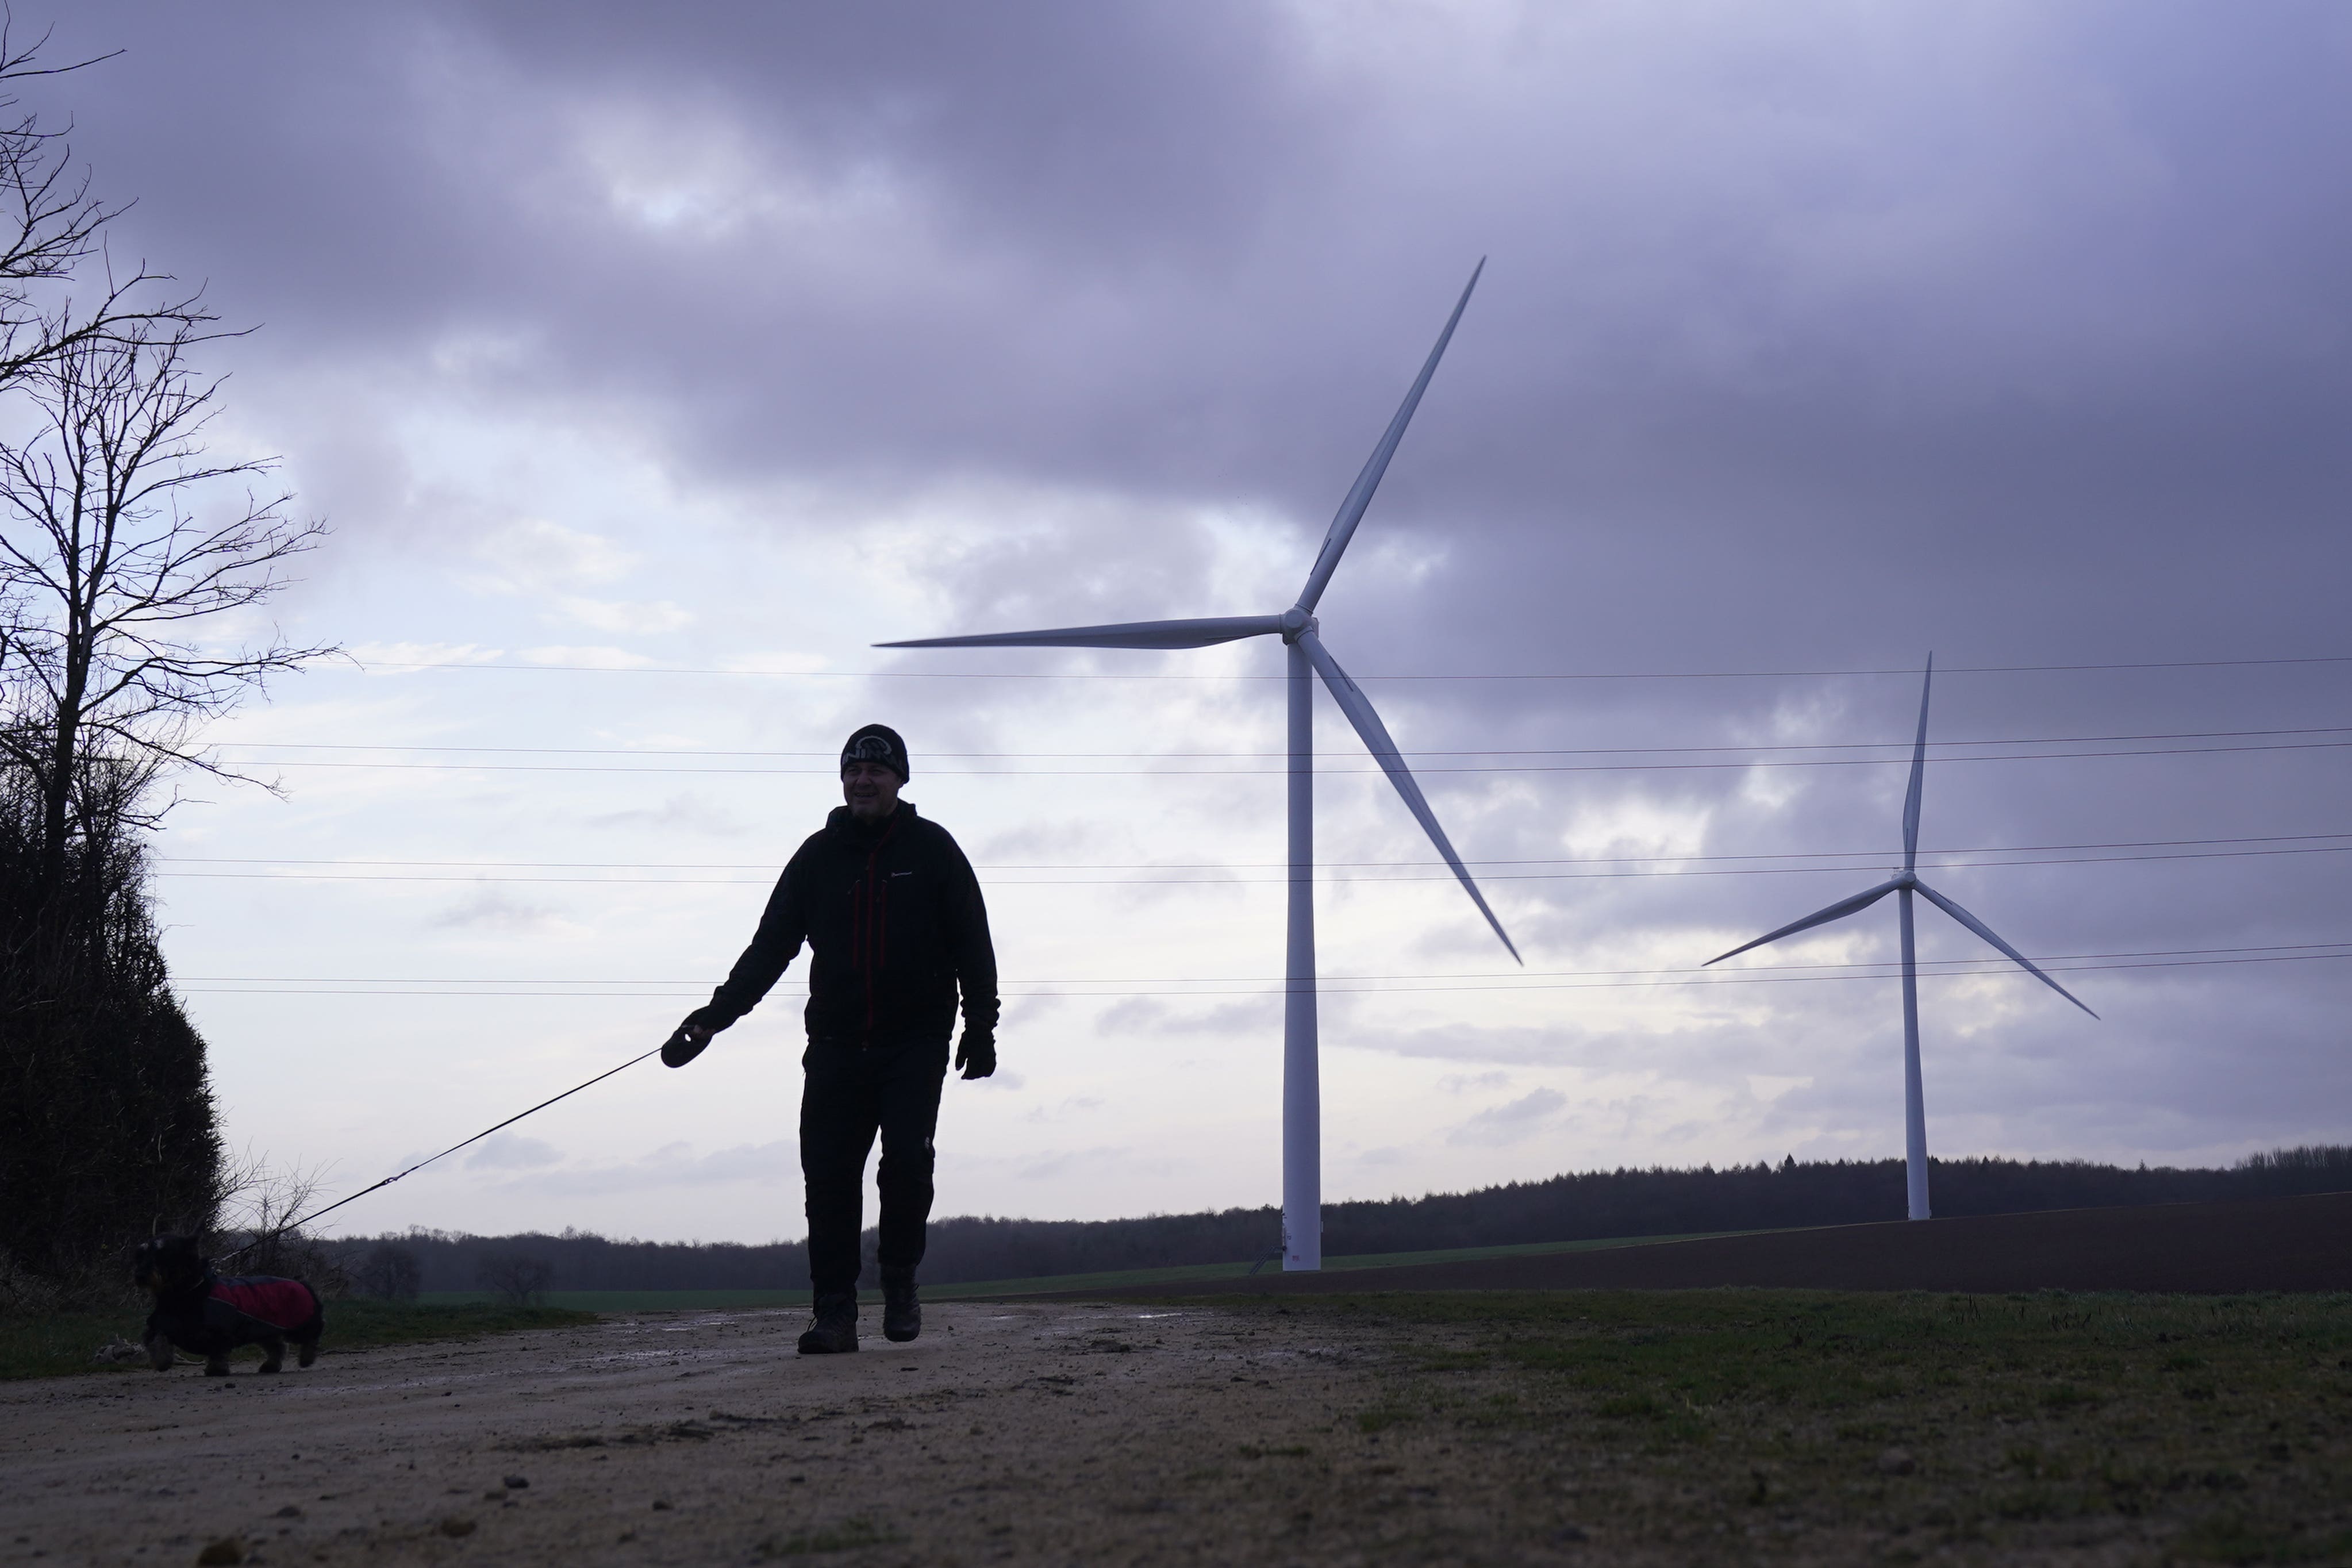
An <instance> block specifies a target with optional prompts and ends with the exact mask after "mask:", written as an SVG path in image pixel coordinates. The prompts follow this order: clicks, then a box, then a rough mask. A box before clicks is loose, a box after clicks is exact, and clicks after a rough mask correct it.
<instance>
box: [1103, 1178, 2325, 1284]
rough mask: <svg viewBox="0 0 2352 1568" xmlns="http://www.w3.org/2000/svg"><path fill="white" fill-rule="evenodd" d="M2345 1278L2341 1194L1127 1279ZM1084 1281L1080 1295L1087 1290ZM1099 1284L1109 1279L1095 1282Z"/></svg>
mask: <svg viewBox="0 0 2352 1568" xmlns="http://www.w3.org/2000/svg"><path fill="white" fill-rule="evenodd" d="M1723 1286H1761V1287H1766V1288H1772V1289H1815V1290H1967V1291H2008V1290H2158V1291H2184V1292H2191V1293H2196V1294H2210V1295H2230V1294H2235V1293H2238V1292H2241V1291H2250V1290H2352V1193H2330V1194H2325V1195H2323V1196H2319V1197H2302V1198H2264V1199H2260V1200H2257V1201H2254V1202H2252V1203H2228V1204H2163V1205H2150V1206H2147V1207H2140V1208H2104V1209H2062V1210H2059V1211H2057V1212H2054V1213H2049V1214H2015V1215H1982V1216H1978V1217H1971V1218H1967V1219H1937V1220H1928V1221H1926V1222H1924V1223H1921V1224H1916V1225H1915V1224H1912V1223H1910V1222H1908V1221H1904V1220H1896V1221H1894V1222H1892V1223H1890V1224H1886V1225H1847V1226H1829V1227H1826V1228H1823V1229H1820V1230H1796V1231H1779V1232H1773V1233H1770V1234H1766V1235H1759V1236H1727V1237H1715V1238H1713V1239H1711V1240H1707V1241H1677V1242H1664V1243H1660V1244H1658V1245H1655V1246H1649V1247H1614V1248H1610V1249H1608V1250H1604V1251H1599V1252H1555V1253H1543V1254H1538V1255H1536V1256H1533V1257H1518V1258H1480V1259H1477V1260H1475V1261H1472V1262H1466V1263H1429V1264H1422V1265H1419V1266H1416V1267H1413V1268H1349V1269H1342V1270H1336V1271H1333V1272H1329V1273H1322V1274H1288V1275H1284V1274H1261V1275H1259V1276H1257V1277H1256V1278H1255V1279H1250V1280H1247V1281H1246V1282H1244V1281H1239V1280H1234V1279H1206V1280H1198V1281H1190V1282H1187V1283H1184V1284H1181V1285H1157V1286H1151V1287H1149V1288H1139V1289H1136V1290H1134V1291H1132V1292H1127V1293H1128V1294H1133V1295H1137V1296H1149V1297H1151V1298H1154V1299H1159V1298H1165V1297H1170V1296H1223V1295H1232V1294H1234V1293H1236V1292H1244V1293H1255V1292H1260V1291H1265V1292H1271V1293H1275V1294H1282V1293H1286V1292H1305V1293H1333V1292H1339V1293H1346V1294H1353V1293H1356V1292H1360V1291H1365V1290H1680V1289H1714V1288H1718V1287H1723ZM1105 1294H1106V1292H1104V1291H1100V1290H1097V1291H1094V1292H1092V1293H1091V1295H1090V1297H1089V1299H1090V1300H1102V1299H1103V1297H1104V1296H1105ZM1108 1294H1119V1292H1109V1293H1108Z"/></svg>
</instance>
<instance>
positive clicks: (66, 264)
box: [0, 10, 184, 386]
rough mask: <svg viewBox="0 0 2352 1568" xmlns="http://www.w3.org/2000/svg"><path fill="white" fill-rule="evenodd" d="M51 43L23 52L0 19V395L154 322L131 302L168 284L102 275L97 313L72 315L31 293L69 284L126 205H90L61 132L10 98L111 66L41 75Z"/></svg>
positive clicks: (11, 21)
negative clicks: (58, 357)
mask: <svg viewBox="0 0 2352 1568" xmlns="http://www.w3.org/2000/svg"><path fill="white" fill-rule="evenodd" d="M48 40H49V35H48V34H47V33H46V32H45V33H43V34H42V35H41V36H40V37H37V38H35V39H34V40H33V41H32V42H31V43H29V44H26V43H21V42H20V41H19V38H18V36H17V33H16V26H15V17H14V16H11V15H9V14H8V13H6V12H5V10H0V386H5V385H6V384H8V383H10V382H12V381H14V380H15V379H16V377H17V376H19V375H20V374H23V373H24V372H25V371H26V370H28V369H29V368H31V367H32V366H34V365H37V364H39V363H42V362H44V361H46V360H47V359H49V358H50V357H51V356H52V355H54V354H55V353H57V352H58V350H59V349H61V348H63V347H65V346H67V345H68V344H71V343H76V342H83V341H85V340H87V339H89V338H93V337H107V336H110V335H112V334H113V333H114V332H115V331H118V330H119V329H120V328H121V326H123V325H124V324H125V323H126V322H130V321H138V320H141V319H143V318H145V317H147V316H150V315H152V313H154V312H155V310H158V309H159V307H158V306H156V305H155V304H153V303H152V302H150V303H148V304H145V305H143V306H142V304H140V303H137V302H136V301H138V300H142V299H143V298H146V297H147V292H146V291H147V289H148V288H149V286H150V285H152V284H154V283H157V282H163V281H168V279H158V278H156V277H154V276H152V275H151V274H149V273H148V272H147V271H146V270H145V269H144V268H140V269H138V270H137V271H136V272H134V273H133V275H132V276H131V277H129V278H127V279H117V278H116V277H114V276H113V275H112V274H111V273H110V272H109V273H108V274H107V275H106V277H105V280H104V286H103V287H102V288H101V289H100V290H99V294H98V299H97V302H96V304H95V305H89V304H85V305H83V306H82V307H80V308H79V309H77V307H76V306H75V304H74V303H73V302H72V301H71V300H68V299H60V298H48V297H47V296H45V295H44V294H41V293H38V292H37V289H38V287H39V286H41V285H45V284H57V285H60V286H62V285H65V284H68V283H70V282H72V281H74V280H75V279H76V278H77V275H78V273H79V271H80V270H81V267H82V263H83V262H85V261H87V260H88V259H89V258H90V257H92V256H95V255H97V254H98V253H99V251H100V247H101V241H102V238H103V236H104V234H105V231H106V226H107V225H108V224H109V223H110V222H112V221H113V220H114V219H115V218H116V217H119V216H121V214H122V212H123V210H124V208H125V207H127V206H128V205H129V204H128V203H122V204H118V205H109V204H107V203H105V202H102V201H100V200H99V199H98V198H97V197H96V196H93V195H91V194H90V181H89V173H88V171H86V170H77V169H76V168H75V167H74V163H73V157H72V153H71V150H70V149H69V148H68V145H67V142H66V132H64V131H58V130H51V129H48V128H47V127H45V126H44V125H43V124H42V122H41V117H40V116H39V114H38V113H37V112H35V111H34V110H28V109H26V108H24V107H23V106H22V100H20V99H19V98H18V97H17V95H16V91H15V90H14V87H15V84H16V83H18V82H21V81H26V80H30V79H36V78H40V77H53V76H64V75H67V74H68V73H70V72H73V71H78V70H80V69H83V68H85V67H89V66H93V65H97V64H99V63H100V61H102V60H107V59H111V58H114V57H113V56H112V55H100V56H97V57H95V58H90V59H83V60H75V61H73V62H71V63H70V64H67V65H63V66H44V65H42V64H40V63H39V57H40V52H41V50H42V48H43V47H45V46H47V43H48ZM118 52H119V51H118ZM58 292H60V293H61V292H62V289H59V290H58ZM181 303H184V301H183V302H181ZM176 308H178V307H177V305H176V304H173V303H166V304H164V305H163V306H161V307H160V309H162V310H165V311H167V312H168V311H170V310H173V309H176Z"/></svg>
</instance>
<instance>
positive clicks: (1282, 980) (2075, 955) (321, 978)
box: [183, 940, 2352, 987]
mask: <svg viewBox="0 0 2352 1568" xmlns="http://www.w3.org/2000/svg"><path fill="white" fill-rule="evenodd" d="M2338 947H2342V948H2352V940H2347V941H2344V942H2272V943H2268V944H2266V945H2262V946H2255V947H2157V948H2131V949H2125V950H2122V951H2118V952H2051V953H2043V954H2042V955H2041V956H2040V957H2039V958H2037V959H2035V961H2034V962H2035V963H2076V962H2090V961H2105V960H2107V959H2119V958H2209V957H2213V956H2216V955H2221V954H2236V953H2265V952H2307V953H2317V952H2320V950H2321V949H2324V948H2338ZM2003 963H2004V961H2003V960H2000V959H1997V958H1987V957H1984V956H1981V955H1978V956H1973V957H1969V958H1922V959H1920V960H1919V961H1918V966H1919V967H1920V968H1922V969H1927V968H1933V967H1937V966H1943V967H1951V966H1955V965H1990V966H1991V967H1992V968H1993V969H1994V970H2000V969H2001V968H2002V966H2003ZM1896 967H1898V964H1897V961H1896V960H1894V959H1891V958H1890V959H1859V960H1855V961H1853V962H1849V963H1745V964H1742V965H1740V966H1739V967H1738V969H1736V970H1726V969H1711V968H1708V967H1707V966H1706V965H1704V964H1702V965H1698V966H1696V967H1684V968H1676V969H1534V970H1516V969H1496V970H1478V971H1474V972H1472V973H1466V974H1435V973H1405V974H1326V975H1323V976H1321V977H1320V981H1319V982H1318V983H1319V984H1342V983H1349V984H1351V983H1359V982H1371V981H1386V980H1519V979H1528V980H1594V979H1624V978H1629V977H1640V976H1644V975H1659V974H1718V975H1720V974H1735V973H1737V974H1761V973H1796V972H1815V971H1819V972H1828V971H1835V970H1861V969H1872V970H1875V969H1888V970H1892V969H1895V968H1896ZM183 978H184V979H187V980H190V981H203V982H205V983H207V984H226V983H229V982H236V983H238V984H263V983H265V982H268V983H275V982H281V981H282V982H285V983H287V984H313V985H698V986H704V987H708V986H709V985H710V984H712V982H711V981H709V979H707V978H699V979H682V980H681V979H648V978H645V977H642V976H640V977H637V978H634V979H620V980H579V979H572V978H567V977H563V976H560V975H559V976H545V975H541V976H514V975H504V976H494V977H488V978H484V979H479V980H468V979H466V978H464V977H462V976H457V975H446V974H435V975H424V976H414V977H409V978H401V977H397V976H393V975H384V974H362V975H345V976H337V975H329V974H202V975H188V976H183ZM1865 978H1870V977H1869V976H1865ZM1002 983H1003V984H1008V985H1180V984H1181V985H1255V984H1287V979H1286V976H1283V975H1279V974H1209V975H1202V976H1198V977H1196V978H1193V979H1191V980H1184V979H1179V978H1176V977H1173V976H1169V975H1140V976H1138V975H1093V976H1076V977H1073V976H1067V975H1066V976H1062V977H1060V978H1058V979H1044V978H1039V977H1036V976H1034V975H1033V976H1017V977H1008V978H1006V979H1004V980H1003V982H1002Z"/></svg>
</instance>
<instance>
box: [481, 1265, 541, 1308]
mask: <svg viewBox="0 0 2352 1568" xmlns="http://www.w3.org/2000/svg"><path fill="white" fill-rule="evenodd" d="M474 1279H475V1282H476V1283H477V1284H478V1285H480V1286H481V1288H482V1289H485V1290H488V1292H489V1293H490V1294H491V1295H492V1296H494V1297H496V1298H497V1299H498V1300H499V1302H500V1303H501V1304H502V1305H505V1306H509V1307H536V1306H538V1305H540V1304H541V1302H542V1301H544V1300H546V1298H547V1288H548V1287H549V1286H551V1285H552V1284H554V1283H555V1265H554V1264H552V1263H550V1262H548V1261H547V1260H546V1259H545V1258H527V1257H525V1256H524V1255H523V1254H521V1253H520V1252H493V1253H491V1254H490V1255H489V1256H488V1257H487V1258H483V1259H482V1260H481V1262H480V1263H478V1264H477V1265H476V1266H475V1268H474Z"/></svg>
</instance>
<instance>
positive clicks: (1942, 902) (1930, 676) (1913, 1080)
mask: <svg viewBox="0 0 2352 1568" xmlns="http://www.w3.org/2000/svg"><path fill="white" fill-rule="evenodd" d="M1935 679H1936V656H1935V655H1934V654H1929V655H1928V656H1927V675H1926V677H1925V678H1924V679H1922V680H1921V681H1920V682H1919V737H1918V739H1917V740H1916V742H1913V743H1912V747H1911V788H1910V791H1909V793H1907V794H1906V795H1905V796H1904V797H1903V869H1902V870H1900V871H1898V872H1896V873H1895V877H1894V879H1892V880H1890V881H1885V882H1881V883H1879V884H1878V886H1876V887H1875V888H1873V889H1870V890H1868V891H1867V892H1862V893H1856V894H1855V895H1854V896H1853V897H1852V898H1850V899H1841V900H1838V901H1837V902H1836V903H1834V904H1832V905H1831V906H1830V907H1829V908H1828V909H1825V910H1814V911H1813V912H1812V913H1811V914H1809V915H1807V916H1806V917H1805V918H1804V919H1803V920H1801V921H1791V922H1790V924H1788V925H1784V926H1782V927H1781V928H1780V930H1779V931H1768V932H1766V933H1765V934H1764V935H1762V936H1759V937H1758V938H1757V939H1756V940H1755V941H1754V942H1746V943H1743V944H1742V945H1740V946H1738V947H1735V948H1733V949H1732V950H1731V951H1730V952H1727V953H1722V954H1720V955H1718V956H1717V957H1714V958H1710V959H1708V960H1707V961H1706V962H1707V963H1722V962H1723V961H1724V960H1725V959H1727V958H1737V957H1738V955H1739V954H1741V953H1743V952H1748V949H1750V948H1757V947H1762V946H1763V945H1764V944H1765V943H1766V942H1778V941H1780V939H1781V938H1782V937H1784V936H1794V935H1796V934H1797V933H1798V932H1799V931H1811V930H1812V929H1813V928H1814V927H1815V926H1821V925H1827V924H1829V923H1830V922H1831V921H1842V920H1843V919H1845V917H1846V916H1848V915H1851V914H1855V913H1859V912H1860V911H1861V910H1866V909H1868V908H1869V907H1870V906H1871V905H1873V904H1874V903H1876V902H1878V900H1881V899H1883V898H1885V896H1886V895H1887V894H1889V893H1895V894H1899V895H1900V897H1901V904H1900V908H1901V910H1902V916H1901V922H1900V924H1901V930H1902V932H1903V1166H1904V1174H1905V1176H1906V1185H1907V1186H1908V1187H1909V1189H1910V1193H1909V1195H1910V1216H1911V1217H1912V1218H1913V1219H1926V1218H1927V1214H1928V1210H1927V1105H1926V1102H1925V1100H1924V1098H1923V1096H1922V1094H1921V1092H1920V1087H1919V965H1918V960H1917V957H1916V954H1915V953H1914V952H1913V948H1912V941H1911V895H1912V894H1913V893H1915V892H1916V893H1917V894H1918V895H1919V896H1920V897H1921V898H1923V899H1925V900H1927V901H1928V902H1929V903H1931V904H1933V905H1935V906H1936V907H1937V909H1939V910H1943V911H1944V912H1945V913H1946V914H1948V915H1949V916H1951V917H1952V918H1953V919H1954V920H1956V921H1959V922H1960V923H1961V924H1962V925H1964V926H1966V927H1968V928H1969V930H1970V931H1974V932H1976V933H1977V934H1978V935H1979V936H1980V937H1982V938H1984V939H1985V941H1987V942H1990V943H1992V944H1993V946H1995V947H1997V948H1999V949H2000V951H2001V952H2004V953H2006V954H2008V955H2009V957H2010V958H2011V959H2012V960H2014V961H2015V962H2016V963H2017V964H2018V965H2019V967H2021V968H2022V969H2023V970H2024V971H2025V972H2026V973H2028V974H2031V975H2032V976H2033V977H2034V978H2035V979H2036V980H2039V981H2040V982H2042V984H2044V985H2047V986H2048V987H2050V989H2051V990H2053V991H2055V992H2056V993H2058V994H2059V995H2061V996H2063V997H2064V998H2066V1000H2067V1001H2069V1002H2072V1003H2074V1005H2075V1006H2077V1007H2082V1008H2083V1011H2084V1012H2085V1013H2091V1010H2090V1008H2088V1007H2084V1005H2083V1000H2082V998H2081V997H2079V996H2076V995H2075V994H2074V993H2073V992H2072V991H2069V990H2067V989H2066V988H2065V987H2064V986H2063V985H2061V984H2058V983H2057V982H2056V981H2055V980H2053V979H2051V978H2050V976H2048V975H2047V974H2044V973H2042V971H2041V970H2039V969H2037V968H2035V967H2034V964H2033V961H2032V959H2030V958H2028V957H2026V956H2025V954H2023V953H2021V952H2018V951H2017V949H2015V948H2013V947H2011V946H2010V945H2009V943H2007V942H2003V941H2001V939H2000V937H1999V936H1996V935H1995V934H1994V933H1993V930H1992V928H1991V927H1990V926H1989V925H1987V924H1985V923H1984V921H1980V920H1979V919H1977V917H1976V916H1974V915H1972V914H1970V913H1969V911H1968V910H1964V909H1962V908H1960V906H1959V905H1958V904H1956V903H1954V902H1952V900H1949V899H1948V898H1946V897H1944V895H1943V894H1941V893H1939V892H1937V891H1936V889H1933V888H1931V887H1929V886H1927V883H1925V882H1923V881H1921V880H1920V879H1919V872H1918V860H1919V788H1920V785H1921V784H1922V783H1923V782H1924V781H1925V779H1926V776H1927V693H1928V690H1929V689H1930V688H1931V687H1932V686H1933V685H1934V683H1935ZM1700 967H1701V968H1705V967H1706V964H1702V965H1700ZM2091 1016H2092V1017H2094V1018H2095V1017H2097V1016H2098V1015H2097V1014H2096V1013H2091Z"/></svg>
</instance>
